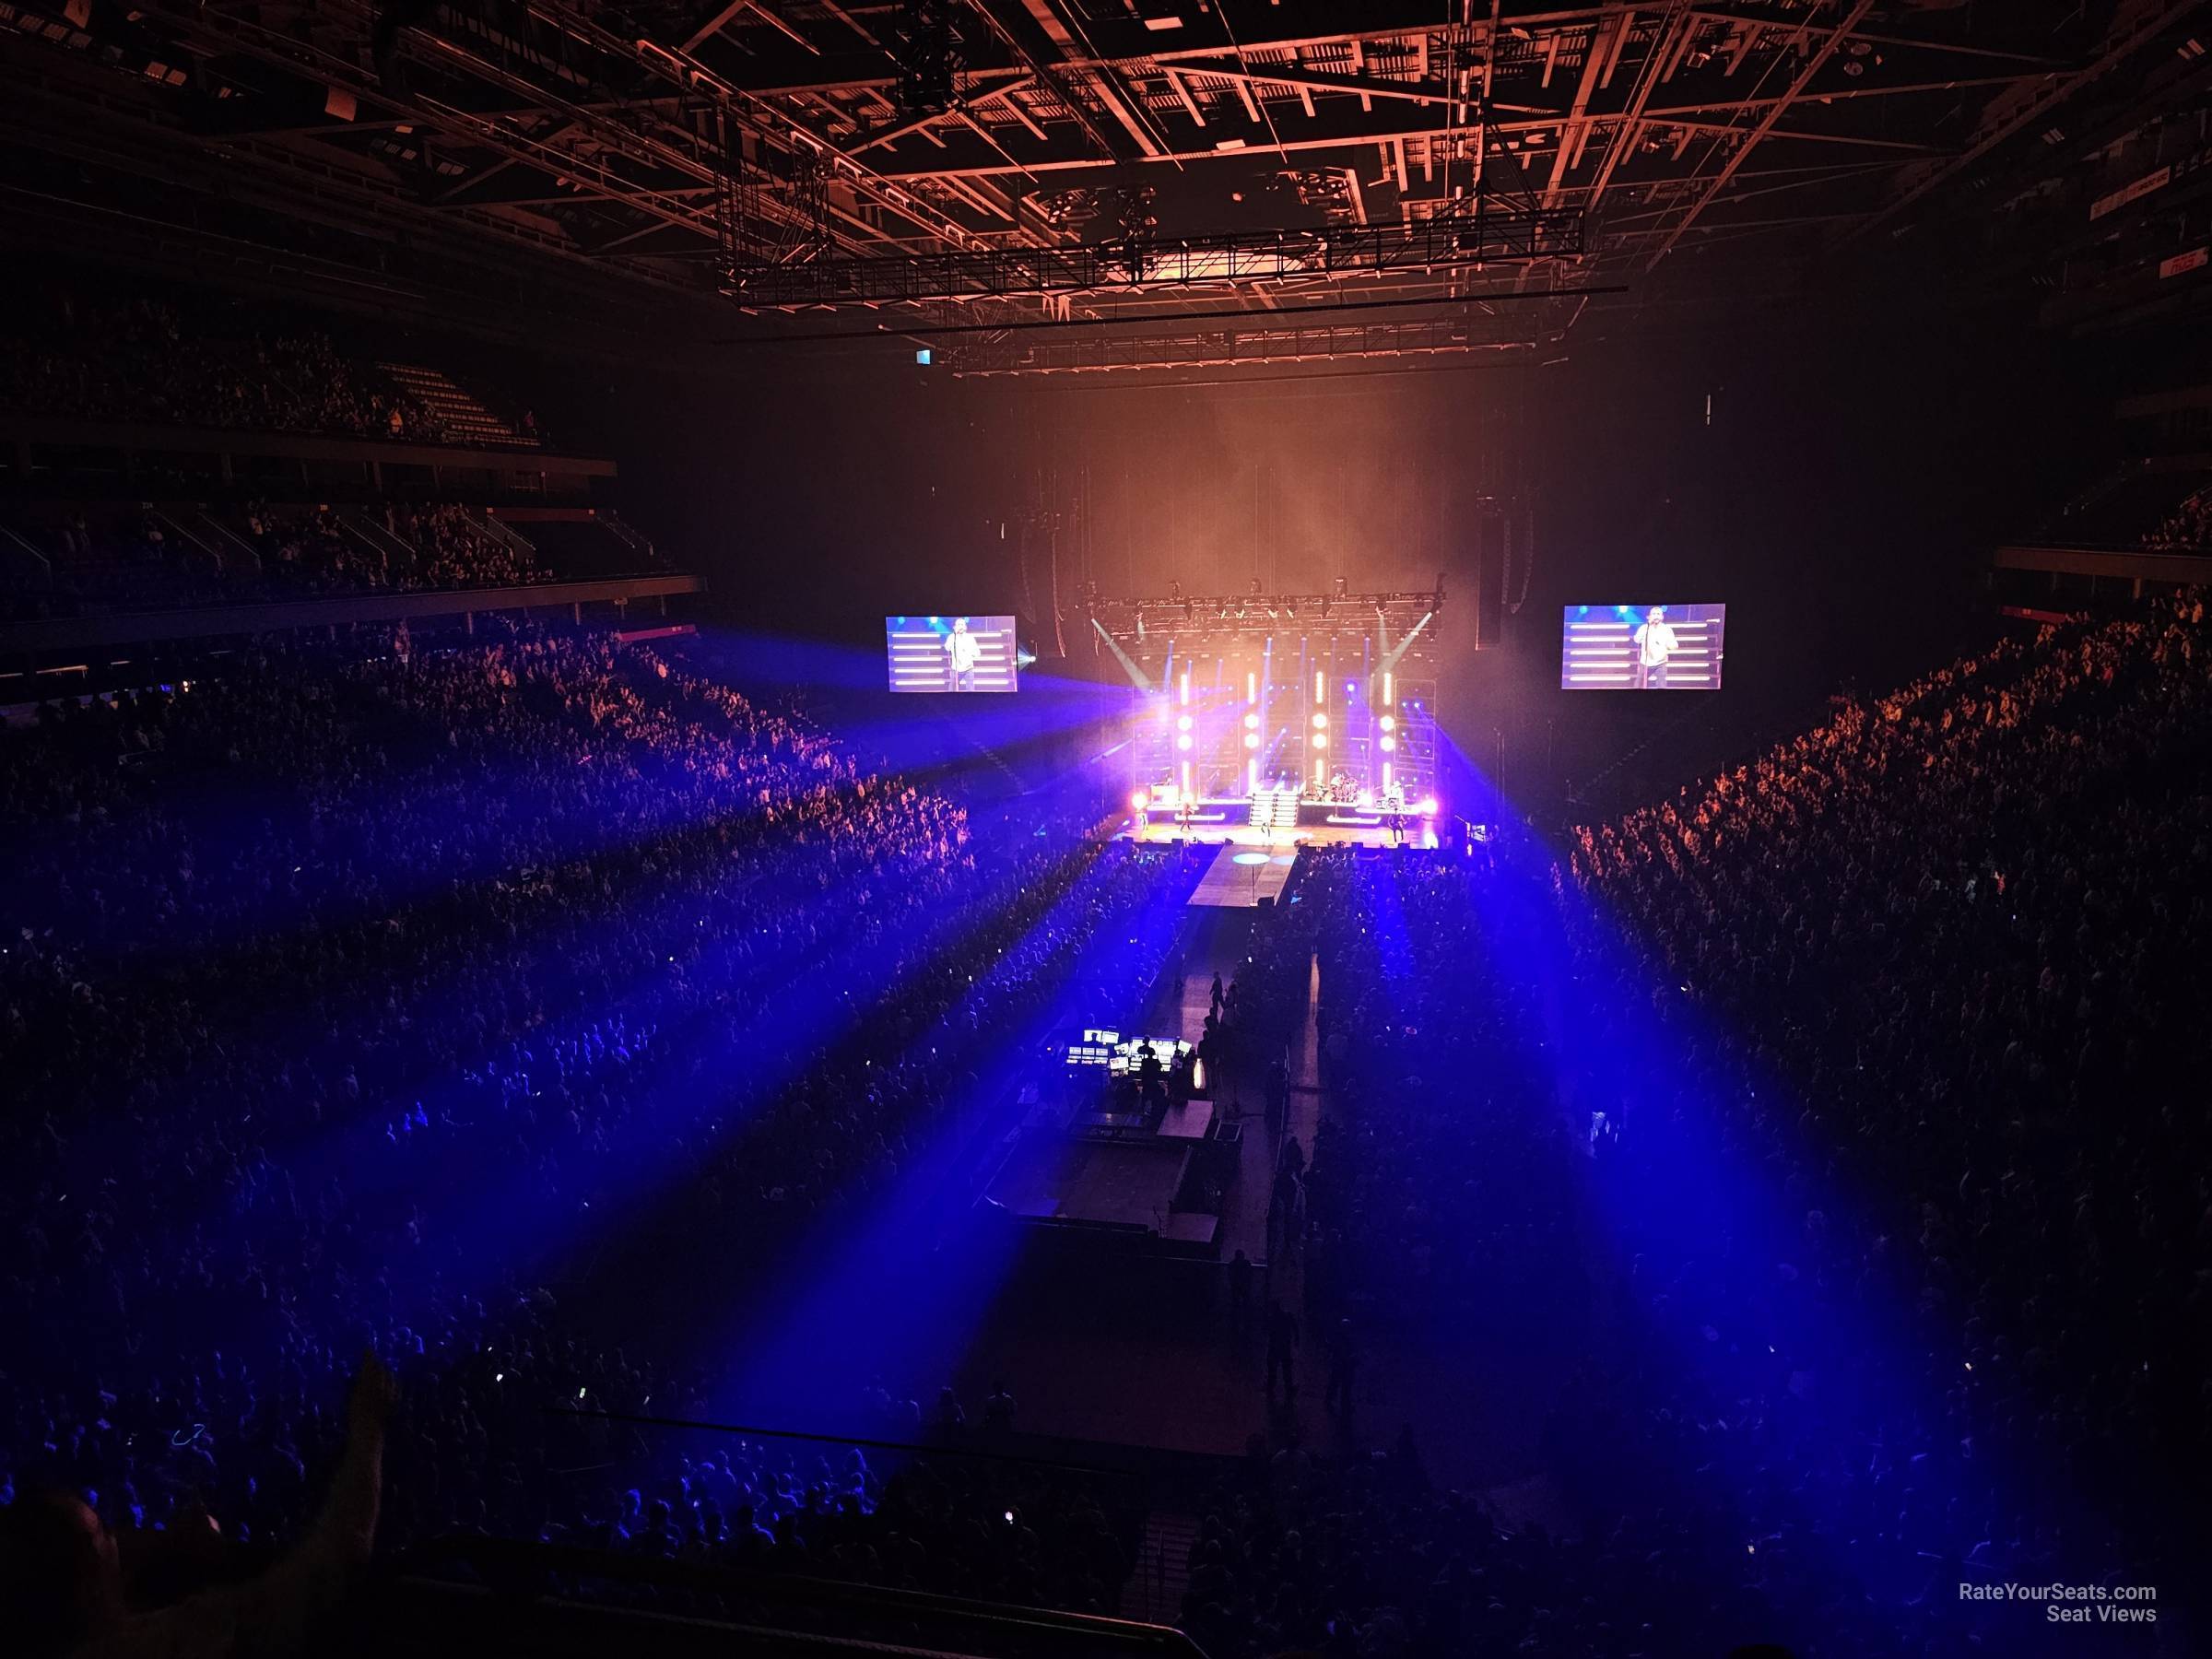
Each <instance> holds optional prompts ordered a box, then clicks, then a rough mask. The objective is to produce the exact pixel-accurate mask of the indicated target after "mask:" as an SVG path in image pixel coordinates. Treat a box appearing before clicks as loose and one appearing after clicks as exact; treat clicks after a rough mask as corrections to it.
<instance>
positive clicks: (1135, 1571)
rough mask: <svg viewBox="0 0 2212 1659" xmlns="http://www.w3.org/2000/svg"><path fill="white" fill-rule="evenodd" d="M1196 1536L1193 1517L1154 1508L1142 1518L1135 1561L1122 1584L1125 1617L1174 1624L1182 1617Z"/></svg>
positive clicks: (1195, 1520) (1195, 1524) (1195, 1522)
mask: <svg viewBox="0 0 2212 1659" xmlns="http://www.w3.org/2000/svg"><path fill="white" fill-rule="evenodd" d="M1197 1536H1198V1522H1197V1518H1196V1517H1195V1516H1192V1515H1182V1514H1168V1513H1163V1512H1159V1511H1154V1512H1152V1513H1151V1514H1149V1515H1147V1516H1146V1517H1145V1533H1144V1536H1143V1538H1142V1539H1141V1540H1140V1541H1139V1542H1138V1545H1137V1551H1136V1562H1135V1566H1134V1567H1132V1568H1131V1570H1130V1572H1129V1579H1128V1582H1127V1583H1124V1585H1123V1586H1122V1617H1123V1618H1134V1619H1136V1620H1138V1621H1140V1622H1142V1623H1145V1624H1173V1623H1174V1622H1175V1621H1176V1619H1177V1618H1181V1617H1182V1596H1183V1592H1184V1591H1186V1590H1188V1589H1189V1588H1190V1583H1191V1545H1192V1544H1193V1543H1194V1542H1195V1541H1196V1539H1197Z"/></svg>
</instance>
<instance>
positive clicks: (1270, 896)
mask: <svg viewBox="0 0 2212 1659" xmlns="http://www.w3.org/2000/svg"><path fill="white" fill-rule="evenodd" d="M1297 860H1298V854H1297V853H1295V852H1289V851H1285V852H1268V851H1263V850H1261V849H1259V848H1257V847H1240V846H1237V845H1234V844H1233V843H1232V844H1230V845H1226V846H1223V847H1221V848H1220V849H1219V850H1218V851H1217V852H1216V853H1214V862H1213V863H1212V864H1211V865H1207V866H1206V874H1205V875H1204V876H1202V877H1199V879H1198V885H1197V887H1195V888H1193V889H1192V892H1191V897H1190V900H1189V902H1190V903H1192V904H1194V905H1199V906H1203V907H1205V908H1206V909H1208V910H1256V909H1257V908H1258V907H1259V906H1260V905H1261V904H1263V903H1265V904H1273V903H1274V902H1275V901H1276V900H1277V899H1278V898H1280V897H1281V896H1282V891H1283V884H1284V883H1285V882H1287V881H1288V880H1289V879H1290V866H1291V865H1293V864H1295V863H1296V862H1297Z"/></svg>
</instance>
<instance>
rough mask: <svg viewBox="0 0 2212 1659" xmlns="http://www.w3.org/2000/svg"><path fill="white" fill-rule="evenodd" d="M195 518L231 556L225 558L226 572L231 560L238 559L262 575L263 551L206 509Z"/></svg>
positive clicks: (201, 510) (224, 566) (202, 509)
mask: <svg viewBox="0 0 2212 1659" xmlns="http://www.w3.org/2000/svg"><path fill="white" fill-rule="evenodd" d="M195 516H196V518H197V521H198V523H199V524H202V525H204V526H205V527H206V529H208V530H210V531H212V532H213V533H214V534H215V536H216V538H217V540H218V542H219V543H220V544H221V546H222V547H223V549H224V551H225V553H226V554H228V555H229V557H224V558H223V568H224V569H225V570H229V568H230V559H231V558H237V559H242V560H244V561H245V562H246V563H247V564H248V565H249V566H250V567H251V568H252V569H253V572H254V573H255V574H256V575H258V574H260V572H261V569H262V562H261V550H260V549H259V548H258V547H254V546H253V543H252V542H250V541H248V540H247V539H246V538H245V537H244V536H242V535H239V533H238V532H237V531H235V530H233V529H231V528H230V526H229V525H228V524H224V523H223V521H222V520H220V519H218V518H217V517H216V516H215V514H213V513H212V512H208V511H207V510H206V508H205V507H203V508H201V509H200V511H199V512H198V513H197V514H196V515H195Z"/></svg>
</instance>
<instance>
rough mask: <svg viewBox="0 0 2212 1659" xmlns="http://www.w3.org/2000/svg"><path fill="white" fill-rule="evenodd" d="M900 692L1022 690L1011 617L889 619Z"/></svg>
mask: <svg viewBox="0 0 2212 1659" xmlns="http://www.w3.org/2000/svg"><path fill="white" fill-rule="evenodd" d="M883 640H884V651H885V653H886V655H887V656H888V658H889V660H890V666H891V689H892V690H894V691H1012V690H1015V689H1017V687H1016V685H1015V674H1016V670H1017V664H1016V662H1015V656H1014V618H1011V617H886V618H884V619H883Z"/></svg>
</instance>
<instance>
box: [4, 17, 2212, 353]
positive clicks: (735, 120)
mask: <svg viewBox="0 0 2212 1659" xmlns="http://www.w3.org/2000/svg"><path fill="white" fill-rule="evenodd" d="M2198 9H2199V7H2198V6H2196V5H2194V4H2186V3H2181V0H2085V3H2075V0H2048V3H2046V0H2005V3H2004V4H1998V3H1996V0H1706V3H1702V4H1700V3H1697V0H1648V3H1636V0H1599V3H1591V4H1583V5H1561V4H1556V3H1552V4H1547V3H1546V0H1420V3H1416V0H1357V3H1354V0H1337V3H1335V4H1318V3H1313V0H900V3H898V4H893V5H885V4H871V3H867V0H634V3H633V4H630V5H628V6H606V5H599V4H594V3H593V0H445V3H442V4H437V3H432V0H381V3H379V0H315V3H312V4H305V3H300V0H207V3H198V0H134V3H133V4H131V5H127V6H124V5H114V4H112V0H53V3H51V4H50V3H49V0H40V3H39V4H35V5H22V4H18V3H17V0H0V52H4V55H0V73H5V75H6V77H7V79H8V80H9V81H10V82H11V83H12V84H14V85H15V86H16V87H17V88H18V89H19V90H20V93H21V96H19V97H16V98H11V99H9V100H6V112H5V114H0V143H4V144H6V147H7V148H8V152H9V155H10V159H11V161H12V162H14V163H15V165H13V166H12V167H11V169H10V171H11V172H12V173H13V174H14V177H15V179H16V181H17V182H16V183H15V184H14V185H12V186H10V187H9V188H10V189H11V190H12V192H13V193H14V194H16V196H17V206H18V208H20V209H21V210H22V211H23V212H24V213H25V215H26V216H27V218H29V220H33V221H39V222H41V223H43V224H44V225H45V226H46V227H47V229H50V230H51V231H53V232H54V233H57V234H61V235H64V236H66V237H69V238H70V239H72V240H86V239H89V240H93V241H102V240H111V239H113V238H114V237H116V236H118V235H125V234H128V235H135V236H141V237H144V238H147V239H150V241H158V240H159V239H160V238H161V237H163V236H166V237H167V238H168V239H169V241H170V242H171V245H181V244H180V243H179V240H178V239H180V238H182V239H189V240H190V241H193V242H194V244H195V245H198V246H200V247H201V248H202V252H203V253H204V255H205V256H206V257H210V258H216V259H226V258H227V259H232V260H251V259H252V258H253V257H255V255H253V254H251V253H242V252H241V250H244V249H248V248H251V247H253V246H255V245H257V244H272V245H275V246H277V247H280V249H281V253H282V255H283V257H284V258H286V259H288V260H289V261H291V262H293V263H295V264H297V265H300V267H301V268H303V269H304V268H306V267H307V266H309V265H312V264H314V263H316V262H324V263H326V264H328V265H330V266H331V267H332V271H333V273H334V274H335V275H339V276H349V277H350V278H351V279H353V280H356V281H364V282H365V281H368V280H370V273H371V272H373V273H374V274H375V276H376V279H377V280H380V281H382V282H385V283H388V284H392V285H395V286H396V285H401V284H404V283H406V282H411V281H414V280H417V278H418V276H419V274H420V273H423V272H429V271H433V270H435V271H438V272H440V273H441V280H442V282H443V283H444V285H445V288H446V291H448V292H449V294H459V293H463V292H469V291H473V292H475V293H476V294H477V295H479V296H480V295H481V294H482V293H483V292H484V285H483V280H482V277H483V274H485V273H497V274H498V275H499V277H500V280H502V281H507V282H511V283H512V284H513V285H514V291H515V292H516V293H525V292H526V293H528V294H530V295H533V296H536V295H547V294H552V293H555V292H558V293H559V294H561V295H562V296H564V298H565V299H566V300H567V301H568V303H569V305H570V308H571V310H573V309H575V308H576V307H577V306H578V305H588V306H591V307H594V308H598V309H599V310H600V311H601V312H602V313H603V314H604V312H605V311H606V308H613V309H615V310H617V311H619V310H621V309H622V308H625V307H629V308H634V309H635V310H637V311H638V312H641V313H642V312H649V313H651V314H652V315H653V316H655V317H658V318H661V319H664V320H667V319H680V320H681V322H680V326H679V330H678V331H679V332H680V331H681V330H688V329H696V328H698V327H701V326H719V327H721V328H722V329H723V330H724V332H726V333H732V334H735V335H746V334H747V331H753V332H759V333H776V332H779V331H781V332H783V333H792V332H798V333H813V334H819V335H829V336H831V337H839V336H844V335H863V334H871V333H877V332H890V333H898V334H911V335H913V337H914V338H915V339H916V340H919V341H923V342H924V343H932V344H934V347H935V349H937V350H938V351H939V352H940V353H941V355H942V358H943V359H944V360H946V361H947V362H948V363H950V364H954V365H957V366H959V367H960V368H963V369H965V370H967V371H971V372H992V371H1020V372H1036V371H1075V370H1083V369H1092V370H1098V369H1108V368H1120V369H1125V370H1142V369H1147V368H1153V369H1157V368H1163V367H1165V368H1173V367H1190V366H1192V365H1195V364H1203V363H1209V362H1260V361H1297V360H1304V359H1308V358H1310V357H1317V356H1325V357H1332V358H1335V357H1354V358H1358V357H1406V356H1429V355H1464V354H1465V353H1467V352H1471V351H1482V350H1526V349H1527V348H1529V347H1532V346H1537V345H1541V344H1543V343H1545V342H1547V341H1549V340H1556V339H1557V338H1559V336H1560V335H1563V333H1564V332H1565V331H1566V330H1567V329H1568V328H1569V327H1571V325H1572V324H1574V323H1575V322H1576V320H1577V319H1578V318H1580V317H1581V316H1583V314H1584V313H1585V312H1586V311H1587V309H1588V308H1590V307H1591V306H1593V305H1597V306H1600V307H1605V306H1606V305H1608V304H1612V305H1619V304H1624V303H1627V304H1632V303H1636V302H1639V301H1640V300H1641V299H1643V298H1645V297H1648V296H1650V295H1652V294H1653V293H1655V292H1660V291H1666V292H1672V293H1681V292H1684V291H1693V292H1695V293H1698V294H1703V295H1707V296H1710V295H1712V294H1716V293H1725V292H1726V291H1728V287H1729V284H1730V282H1731V281H1734V280H1736V279H1738V278H1739V277H1740V275H1741V274H1742V273H1744V272H1747V271H1752V270H1757V269H1759V268H1762V266H1763V265H1769V264H1771V261H1773V260H1774V259H1776V258H1782V259H1785V260H1787V259H1794V260H1798V261H1803V260H1805V259H1806V258H1819V257H1823V256H1826V255H1829V254H1832V253H1834V252H1835V251H1836V250H1838V249H1839V248H1840V247H1842V246H1844V245H1846V244H1848V243H1850V242H1852V241H1854V240H1855V239H1859V238H1863V237H1864V236H1865V233H1866V232H1867V231H1868V230H1869V229H1876V228H1879V227H1882V226H1884V225H1886V224H1890V223H1893V222H1896V221H1898V220H1900V217H1901V216H1910V215H1913V214H1915V213H1919V212H1924V211H1926V210H1927V208H1928V206H1929V205H1930V204H1931V203H1932V202H1934V201H1935V200H1937V199H1939V193H1941V192H1942V191H1943V189H1944V187H1945V186H1947V184H1949V183H1951V182H1953V181H1955V180H1957V179H1959V176H1960V175H1961V174H1965V173H1968V172H1970V171H1973V170H1975V169H1977V168H1978V167H1982V166H1984V165H1986V164H1987V163H1988V162H1989V160H1990V159H1991V158H1992V156H1993V154H1994V153H1996V152H2000V151H2002V150H2003V149H2004V148H2005V147H2006V146H2016V147H2017V146H2023V145H2025V146H2030V147H2032V145H2033V144H2034V142H2035V138H2036V135H2037V133H2038V131H2039V129H2041V128H2043V127H2045V126H2047V124H2048V123H2049V122H2050V120H2051V119H2052V116H2053V112H2056V111H2058V110H2059V109H2061V108H2062V107H2063V106H2065V104H2067V103H2068V102H2069V101H2070V100H2074V99H2075V98H2076V97H2077V95H2078V94H2079V93H2080V92H2081V91H2082V90H2083V89H2084V88H2088V87H2091V86H2093V85H2095V84H2097V83H2098V82H2100V80H2102V79H2104V78H2105V77H2107V76H2111V75H2112V72H2113V71H2114V70H2115V69H2116V68H2118V67H2119V66H2121V65H2124V64H2127V63H2128V62H2129V61H2130V60H2131V59H2137V60H2139V59H2140V58H2141V57H2142V56H2144V55H2145V54H2147V53H2148V49H2150V48H2152V47H2154V46H2159V45H2160V44H2162V43H2163V42H2164V41H2167V40H2169V39H2171V37H2172V36H2173V35H2174V33H2175V32H2176V30H2177V29H2180V28H2181V27H2182V26H2183V25H2185V24H2186V23H2187V21H2188V20H2189V16H2190V14H2191V13H2193V12H2194V11H2196V10H2198ZM2200 52H2201V49H2200ZM56 164H59V165H58V168H57V165H56ZM187 206H188V207H189V211H186V210H185V209H186V207H187ZM95 214H97V215H104V216H105V217H102V218H92V217H88V216H90V215H95ZM118 216H120V218H119V217H118ZM279 226H282V227H297V229H296V230H295V229H284V230H278V229H275V227H279ZM349 239H350V240H353V241H367V242H368V243H370V244H372V245H373V247H374V249H375V252H374V254H373V256H372V257H371V258H368V259H364V258H362V257H361V256H360V255H359V253H358V252H348V249H347V242H348V240H349ZM150 241H149V245H150ZM1686 269H1687V270H1688V271H1689V272H1690V273H1692V275H1691V277H1690V278H1689V279H1688V280H1685V279H1684V278H1683V276H1682V273H1684V272H1685V270H1686ZM471 273H474V274H475V275H473V276H472V275H471ZM710 308H712V310H710ZM1301 313H1312V314H1301ZM709 315H712V316H713V317H714V318H715V319H716V322H715V323H714V324H708V323H707V322H706V321H705V319H706V318H707V317H708V316H709ZM1110 320H1111V325H1110ZM1086 324H1088V326H1086Z"/></svg>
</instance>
